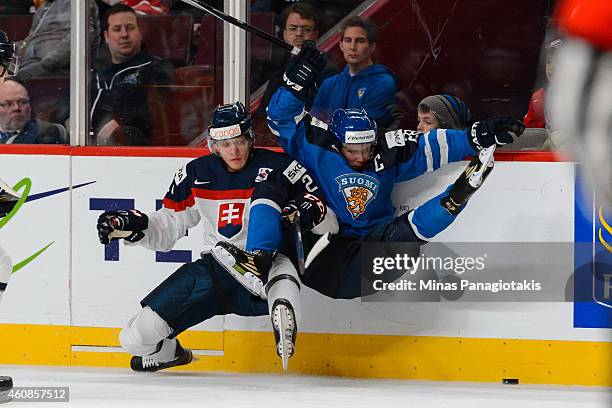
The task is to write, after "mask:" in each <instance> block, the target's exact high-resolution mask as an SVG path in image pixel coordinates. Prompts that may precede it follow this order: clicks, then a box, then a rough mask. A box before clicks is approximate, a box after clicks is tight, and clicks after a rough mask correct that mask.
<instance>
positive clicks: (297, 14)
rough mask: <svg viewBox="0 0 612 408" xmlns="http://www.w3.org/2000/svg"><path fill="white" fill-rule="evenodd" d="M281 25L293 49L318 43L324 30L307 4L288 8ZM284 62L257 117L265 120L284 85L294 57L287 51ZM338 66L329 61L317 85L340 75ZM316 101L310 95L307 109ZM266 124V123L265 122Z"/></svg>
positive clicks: (315, 13)
mask: <svg viewBox="0 0 612 408" xmlns="http://www.w3.org/2000/svg"><path fill="white" fill-rule="evenodd" d="M281 23H282V27H283V40H284V41H285V42H286V43H287V44H289V45H292V46H293V47H300V48H301V47H302V45H303V44H304V41H307V40H310V41H316V40H317V39H318V38H319V35H320V30H322V22H321V17H320V16H319V14H318V13H317V11H316V10H315V9H314V8H313V7H312V6H311V5H310V4H307V3H301V2H299V3H295V4H292V5H290V6H288V7H286V8H285V9H284V10H283V12H282V14H281ZM282 52H283V55H282V57H281V58H282V61H281V62H280V63H279V66H280V68H279V69H278V70H277V71H275V72H273V73H272V74H271V75H270V76H269V80H268V85H267V86H266V90H265V92H264V95H263V97H262V99H261V103H260V104H259V108H258V110H257V116H259V117H262V118H265V117H266V108H267V107H268V103H269V102H270V98H272V95H274V93H275V92H276V91H277V90H278V88H280V86H281V85H282V84H283V73H284V72H285V69H286V67H287V64H288V63H289V60H290V59H291V57H292V55H291V54H289V53H287V52H286V51H284V50H283V51H282ZM338 71H339V70H338V66H337V65H336V64H334V63H333V62H331V61H327V65H326V66H325V68H323V70H322V71H321V73H320V74H319V76H318V77H317V79H316V81H315V83H316V84H317V85H321V84H322V83H323V81H324V80H325V79H326V78H329V77H330V76H332V75H335V74H337V73H338ZM313 100H314V93H312V94H311V95H309V97H308V99H307V100H306V109H308V108H310V106H311V105H312V102H313ZM263 123H265V122H263Z"/></svg>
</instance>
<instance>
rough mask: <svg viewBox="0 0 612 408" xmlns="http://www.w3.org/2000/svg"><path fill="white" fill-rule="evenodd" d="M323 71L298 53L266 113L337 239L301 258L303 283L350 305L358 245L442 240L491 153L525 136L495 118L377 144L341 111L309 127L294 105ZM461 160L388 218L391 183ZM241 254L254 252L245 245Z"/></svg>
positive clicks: (364, 122)
mask: <svg viewBox="0 0 612 408" xmlns="http://www.w3.org/2000/svg"><path fill="white" fill-rule="evenodd" d="M323 64H324V58H323V57H322V54H321V53H320V52H319V51H318V50H316V49H315V48H314V47H309V46H304V47H303V48H302V51H301V53H300V55H298V56H297V57H296V58H295V59H294V60H293V61H292V64H290V65H289V67H288V69H287V72H286V73H285V87H284V88H280V89H279V90H278V91H277V92H276V94H275V95H274V96H273V97H272V99H271V101H270V104H269V105H268V123H269V126H270V129H271V130H272V132H273V133H274V134H276V135H277V136H278V138H279V142H280V143H281V145H282V146H283V148H284V149H285V151H286V152H287V153H288V154H289V155H290V156H291V157H293V158H295V159H296V160H298V161H300V162H301V163H302V164H303V165H304V166H305V167H306V168H307V169H308V170H309V171H310V173H311V174H312V175H313V177H314V179H315V182H316V183H317V184H318V185H319V187H320V188H321V190H322V192H323V196H324V197H325V200H326V203H327V205H328V206H329V208H330V210H331V211H329V213H330V215H332V214H333V215H335V216H336V217H337V222H338V225H339V232H340V233H339V234H337V235H332V236H331V237H332V239H331V242H327V243H325V245H318V247H319V248H323V249H317V251H316V252H320V254H319V256H317V257H316V258H314V259H313V257H312V256H311V255H312V253H311V254H309V256H308V258H307V261H306V265H307V269H306V273H305V274H304V276H303V277H302V281H303V283H304V284H306V285H308V286H310V287H312V288H314V289H316V290H318V291H319V292H321V293H323V294H326V295H329V296H331V297H336V298H354V297H358V296H359V295H360V280H359V278H360V277H359V269H360V268H359V265H358V261H357V258H358V257H357V254H358V253H359V250H360V246H361V242H400V241H403V242H421V243H424V242H427V241H428V240H429V239H431V238H432V237H434V236H435V235H437V234H438V233H439V232H441V231H443V230H444V229H445V228H446V227H448V225H450V224H451V223H452V222H453V221H454V220H455V219H456V217H457V215H458V214H459V213H460V212H461V211H462V210H463V208H464V207H465V204H466V202H467V200H468V199H469V197H470V196H471V195H472V194H473V193H474V192H475V191H476V189H477V188H478V187H479V186H480V185H481V183H482V182H483V181H484V179H485V178H486V177H487V175H488V174H489V173H490V171H491V169H492V167H493V151H494V149H495V146H496V145H503V144H506V143H510V142H512V141H513V136H512V134H511V133H515V134H516V135H520V134H521V133H522V131H523V129H524V127H523V125H522V123H521V122H520V121H518V120H516V119H514V118H510V117H502V118H495V119H491V120H487V121H481V122H476V123H474V124H473V126H472V127H471V129H466V130H440V129H437V130H435V131H430V132H427V133H425V134H418V133H416V132H412V131H404V130H396V131H392V132H387V133H385V134H384V136H383V137H380V138H377V134H376V130H377V129H376V125H375V124H374V122H373V121H371V120H370V118H369V117H368V116H367V114H366V113H365V111H363V110H343V109H340V110H337V111H336V112H334V114H333V115H332V118H331V122H330V124H329V125H328V124H326V123H324V122H322V121H320V120H318V119H317V118H315V117H311V116H310V115H309V114H308V113H307V112H306V111H305V110H304V103H303V95H304V93H305V92H306V91H307V90H308V89H309V88H310V87H311V84H312V78H313V75H316V73H317V72H318V70H319V69H320V67H321V66H322V65H323ZM467 156H475V158H474V159H473V160H472V161H471V162H470V164H469V165H468V167H467V169H466V170H465V171H464V172H463V174H462V175H461V176H460V177H459V178H458V180H457V181H456V182H455V183H454V184H453V185H451V186H449V187H448V188H447V189H446V190H445V191H444V192H442V193H441V194H439V195H438V196H437V197H434V198H432V199H430V200H428V201H427V202H425V203H424V204H422V205H420V206H418V207H417V208H415V209H413V210H412V211H410V212H407V213H405V214H402V215H400V216H399V217H396V218H394V213H395V208H394V207H393V204H392V202H391V192H392V190H393V186H394V184H395V183H397V182H401V181H407V180H411V179H413V178H415V177H417V176H419V175H421V174H423V173H425V172H430V171H434V170H436V169H438V168H440V166H443V165H445V164H447V163H450V162H454V161H460V160H462V159H463V158H465V157H467ZM328 218H330V217H329V216H328ZM332 232H333V231H332ZM253 233H254V234H256V235H260V232H259V231H253ZM323 239H327V238H326V236H323V237H322V238H321V240H323ZM253 241H255V240H253ZM258 241H260V242H265V241H266V238H265V237H259V238H258ZM249 242H251V238H250V237H249ZM307 246H308V245H307ZM247 249H249V247H247ZM250 249H251V250H254V249H258V245H257V244H256V243H252V244H251V245H250ZM307 250H308V248H307ZM329 265H334V266H335V268H333V269H331V270H330V268H329ZM225 266H226V267H227V266H228V265H225Z"/></svg>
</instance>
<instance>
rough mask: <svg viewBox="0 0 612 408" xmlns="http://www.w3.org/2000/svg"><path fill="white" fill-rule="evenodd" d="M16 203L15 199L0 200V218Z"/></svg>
mask: <svg viewBox="0 0 612 408" xmlns="http://www.w3.org/2000/svg"><path fill="white" fill-rule="evenodd" d="M15 204H17V200H15V201H0V218H2V217H6V216H7V215H8V214H9V213H10V212H11V211H12V210H13V207H15Z"/></svg>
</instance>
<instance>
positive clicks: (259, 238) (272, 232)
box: [246, 203, 282, 252]
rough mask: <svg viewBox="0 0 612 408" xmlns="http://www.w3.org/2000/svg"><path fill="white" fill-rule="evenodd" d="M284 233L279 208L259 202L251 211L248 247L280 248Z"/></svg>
mask: <svg viewBox="0 0 612 408" xmlns="http://www.w3.org/2000/svg"><path fill="white" fill-rule="evenodd" d="M281 233H282V225H281V214H280V212H279V211H278V209H276V208H274V207H272V206H270V205H268V204H265V203H259V204H257V205H255V206H252V207H251V210H250V213H249V234H248V236H247V243H246V249H247V251H254V250H256V249H262V250H264V251H268V252H273V251H276V250H277V249H278V246H279V244H280V239H281Z"/></svg>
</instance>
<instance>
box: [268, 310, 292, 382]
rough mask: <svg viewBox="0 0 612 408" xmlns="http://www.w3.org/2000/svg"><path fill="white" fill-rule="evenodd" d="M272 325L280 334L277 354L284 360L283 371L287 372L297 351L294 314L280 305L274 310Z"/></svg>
mask: <svg viewBox="0 0 612 408" xmlns="http://www.w3.org/2000/svg"><path fill="white" fill-rule="evenodd" d="M272 323H273V326H274V331H276V332H277V333H278V334H279V341H278V344H277V345H276V353H277V354H278V356H279V357H280V358H281V360H282V364H283V371H287V369H288V366H289V358H290V357H291V356H293V353H294V351H295V348H294V345H293V329H294V325H295V318H294V317H293V313H292V312H291V311H290V310H289V308H288V307H287V306H285V305H278V306H276V307H275V308H274V312H273V319H272Z"/></svg>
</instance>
